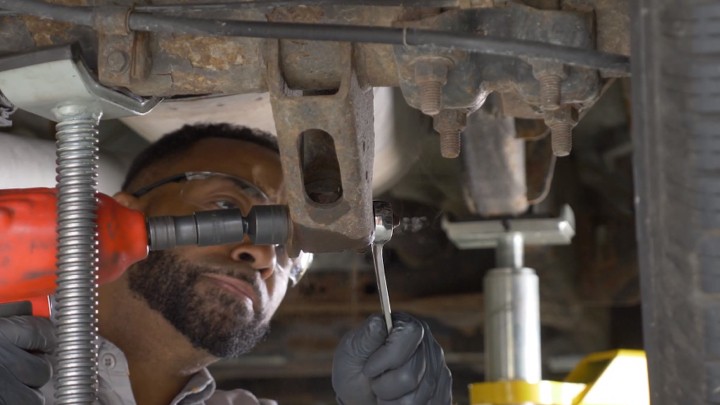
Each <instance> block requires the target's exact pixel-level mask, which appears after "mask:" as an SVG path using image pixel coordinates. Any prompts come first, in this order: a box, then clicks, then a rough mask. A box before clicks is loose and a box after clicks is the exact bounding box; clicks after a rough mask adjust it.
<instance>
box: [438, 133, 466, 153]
mask: <svg viewBox="0 0 720 405" xmlns="http://www.w3.org/2000/svg"><path fill="white" fill-rule="evenodd" d="M461 132H462V131H461V130H460V129H451V130H445V131H443V132H440V155H442V157H444V158H447V159H455V158H456V157H458V156H460V146H461V144H460V142H461V141H460V133H461Z"/></svg>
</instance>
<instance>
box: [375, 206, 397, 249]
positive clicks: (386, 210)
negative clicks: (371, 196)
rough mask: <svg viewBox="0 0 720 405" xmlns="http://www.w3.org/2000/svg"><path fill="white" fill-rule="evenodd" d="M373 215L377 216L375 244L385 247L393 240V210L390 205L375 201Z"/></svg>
mask: <svg viewBox="0 0 720 405" xmlns="http://www.w3.org/2000/svg"><path fill="white" fill-rule="evenodd" d="M373 215H375V239H374V241H373V244H375V245H383V244H385V243H387V242H389V241H390V239H392V235H393V210H392V206H391V205H390V203H388V202H385V201H373Z"/></svg>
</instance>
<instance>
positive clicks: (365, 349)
mask: <svg viewBox="0 0 720 405" xmlns="http://www.w3.org/2000/svg"><path fill="white" fill-rule="evenodd" d="M386 337H387V330H386V329H385V323H384V321H383V319H382V317H380V316H378V315H373V316H371V317H369V318H368V319H367V320H366V321H365V323H364V324H363V326H361V327H360V328H359V329H356V330H353V331H351V332H348V333H347V334H345V336H344V337H343V338H342V339H341V341H340V344H339V345H338V348H337V349H336V350H335V356H334V357H333V364H332V386H333V389H334V390H335V393H336V394H337V397H338V402H340V403H344V404H346V405H364V404H374V403H375V402H376V400H375V395H374V394H373V392H372V390H371V389H370V379H369V378H368V377H367V376H365V375H364V374H363V373H362V369H363V366H364V365H365V362H366V361H367V358H368V357H369V356H370V355H371V354H372V353H373V352H375V351H376V350H377V348H378V347H380V346H381V345H382V344H383V343H384V342H385V338H386Z"/></svg>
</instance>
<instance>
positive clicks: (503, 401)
mask: <svg viewBox="0 0 720 405" xmlns="http://www.w3.org/2000/svg"><path fill="white" fill-rule="evenodd" d="M469 388H470V404H471V405H515V404H522V403H530V404H536V405H650V390H649V387H648V378H647V360H646V358H645V352H643V351H641V350H613V351H608V352H601V353H594V354H591V355H589V356H587V357H585V358H584V359H583V360H582V361H581V362H580V363H578V365H577V366H576V367H575V369H574V370H573V371H572V372H571V373H570V374H569V375H568V376H567V378H566V379H565V381H564V382H558V381H540V382H537V383H529V382H526V381H498V382H487V383H476V384H470V387H469Z"/></svg>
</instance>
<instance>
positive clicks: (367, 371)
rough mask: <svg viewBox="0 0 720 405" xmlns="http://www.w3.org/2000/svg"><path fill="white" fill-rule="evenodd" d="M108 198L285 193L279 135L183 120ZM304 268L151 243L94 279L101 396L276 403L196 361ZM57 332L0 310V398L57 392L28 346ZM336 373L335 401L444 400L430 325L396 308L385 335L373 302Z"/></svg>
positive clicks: (243, 349)
mask: <svg viewBox="0 0 720 405" xmlns="http://www.w3.org/2000/svg"><path fill="white" fill-rule="evenodd" d="M115 199H116V200H117V201H119V202H120V203H121V204H123V205H125V206H127V207H129V208H133V209H137V210H140V211H142V212H143V213H145V215H147V216H157V215H183V214H189V213H192V212H194V211H198V210H209V209H224V208H240V209H241V210H242V211H243V212H247V210H249V208H250V207H251V206H252V205H256V204H278V203H283V202H284V194H283V179H282V171H281V167H280V159H279V155H278V153H277V145H276V143H275V141H274V138H273V137H272V136H271V135H269V134H264V133H261V132H258V131H252V130H249V129H246V128H235V127H230V126H228V125H200V126H192V127H184V128H183V129H181V130H178V131H176V132H175V133H173V134H171V135H169V136H167V137H165V138H163V139H161V140H160V141H158V142H157V143H155V144H154V145H152V146H151V147H150V148H148V150H146V151H145V152H144V153H142V154H141V155H140V156H139V157H138V158H137V159H136V160H135V162H134V163H133V166H132V167H131V169H130V172H129V173H128V176H127V178H126V182H125V184H124V185H123V191H122V192H120V193H118V194H116V195H115ZM303 271H304V266H303V264H302V257H301V258H299V259H297V260H291V259H289V258H288V257H287V256H286V254H285V252H284V250H283V249H282V247H281V246H279V247H273V246H256V245H252V244H250V243H249V242H243V243H238V244H231V245H223V246H211V247H183V248H176V249H173V250H171V251H166V252H151V253H150V256H148V258H147V259H146V260H143V261H141V262H139V263H137V264H135V265H133V266H132V267H130V268H129V269H128V271H126V272H125V274H124V275H123V276H122V277H121V278H120V279H118V280H117V281H114V282H112V283H108V284H105V285H102V286H100V288H99V307H98V321H99V324H98V326H99V332H100V335H101V336H102V339H101V341H100V359H101V361H100V366H99V368H100V374H99V377H100V387H99V400H100V403H102V404H113V405H114V404H134V403H137V404H140V405H154V404H183V405H185V404H208V405H216V404H242V405H245V404H267V403H273V402H272V401H266V400H258V399H256V398H255V396H254V395H252V394H251V393H249V392H247V391H244V390H233V391H224V392H221V391H216V390H215V384H214V381H213V380H212V378H211V377H210V375H209V373H208V371H207V369H206V367H207V366H208V365H210V364H211V363H213V362H215V361H217V360H219V359H221V358H229V357H237V356H240V355H242V354H244V353H247V352H249V351H250V350H251V349H252V348H253V347H254V345H255V344H256V343H257V342H258V341H260V340H261V339H262V338H263V337H264V336H265V335H266V333H267V332H268V325H269V322H270V319H271V318H272V316H273V314H274V313H275V311H276V309H277V308H278V306H279V305H280V303H281V301H282V299H283V297H284V295H285V292H286V290H287V287H288V284H289V283H295V282H297V279H298V278H299V277H300V276H302V272H303ZM54 340H55V339H54V336H53V329H52V326H51V324H50V322H49V321H47V320H45V319H40V318H32V317H12V318H2V319H0V365H1V366H2V367H0V381H2V384H3V389H2V390H0V403H5V404H13V405H14V404H36V403H37V404H41V403H43V398H46V400H45V402H44V403H46V404H51V403H53V399H52V398H53V393H52V391H53V389H52V382H49V383H47V381H48V380H49V379H50V372H49V371H50V370H49V368H50V367H49V364H48V363H47V362H46V358H45V357H43V356H42V355H40V354H38V353H37V352H47V353H49V352H51V351H52V350H53V346H54ZM111 342H112V343H111ZM105 359H110V360H105ZM109 368H112V372H111V371H108V370H109ZM332 384H333V388H334V389H335V392H336V394H337V398H338V402H340V403H342V404H345V405H354V404H361V405H364V404H376V403H377V404H418V405H419V404H432V405H435V404H438V405H446V404H449V403H450V402H451V376H450V372H449V370H448V368H447V366H446V365H445V360H444V357H443V353H442V350H441V349H440V347H439V345H438V344H437V342H436V341H435V339H434V338H433V337H432V335H431V334H430V330H429V329H428V327H427V325H425V324H424V323H422V322H420V321H418V320H416V319H414V318H412V317H410V316H409V315H405V314H397V315H394V323H393V330H392V333H391V334H390V335H389V336H388V334H387V331H386V329H385V325H384V322H383V320H382V317H380V316H372V317H370V318H369V319H368V320H367V321H366V322H365V324H364V325H363V326H362V327H360V328H359V329H357V330H355V331H352V332H350V333H348V334H347V335H346V336H345V337H344V338H343V339H342V341H341V343H340V345H339V346H338V349H337V350H336V353H335V358H334V361H333V372H332Z"/></svg>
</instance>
